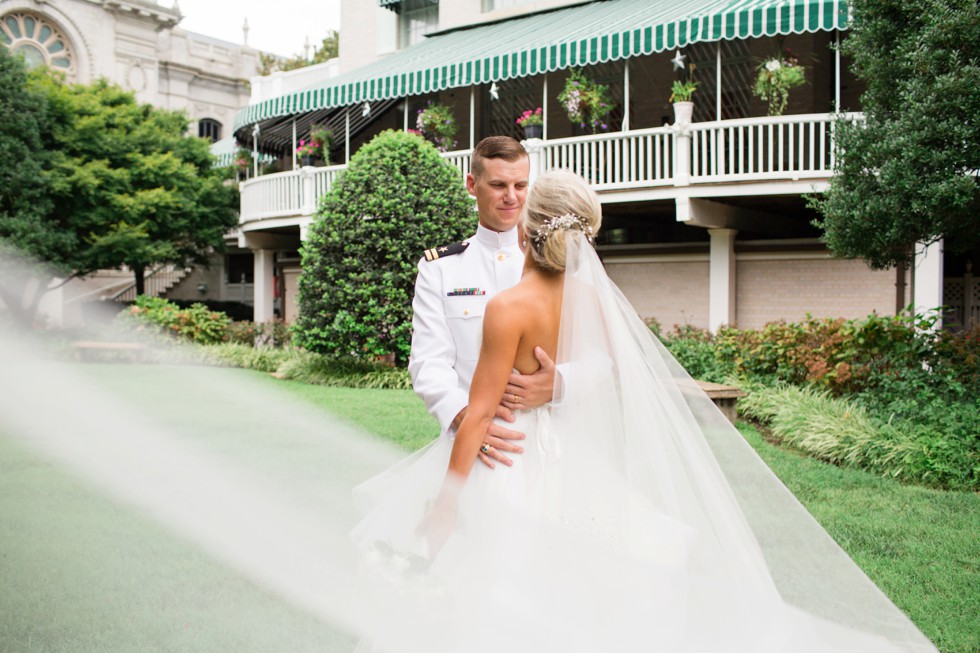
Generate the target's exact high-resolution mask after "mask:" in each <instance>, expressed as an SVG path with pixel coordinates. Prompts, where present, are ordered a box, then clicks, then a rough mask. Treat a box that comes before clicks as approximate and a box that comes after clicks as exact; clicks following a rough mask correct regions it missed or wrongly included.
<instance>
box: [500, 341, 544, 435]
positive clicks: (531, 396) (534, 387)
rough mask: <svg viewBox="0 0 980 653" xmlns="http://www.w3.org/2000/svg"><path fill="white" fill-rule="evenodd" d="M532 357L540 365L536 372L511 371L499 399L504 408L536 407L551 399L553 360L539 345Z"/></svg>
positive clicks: (521, 408) (512, 409)
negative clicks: (502, 394)
mask: <svg viewBox="0 0 980 653" xmlns="http://www.w3.org/2000/svg"><path fill="white" fill-rule="evenodd" d="M534 357H535V358H537V359H538V365H540V367H538V369H537V371H536V372H534V373H533V374H521V373H520V372H512V373H511V375H510V378H509V379H508V380H507V387H506V388H505V389H504V396H503V397H502V398H501V400H500V405H501V406H503V407H504V408H507V409H508V410H511V411H514V410H523V409H527V408H537V407H538V406H543V405H544V404H546V403H548V402H549V401H551V400H552V398H553V395H554V391H555V361H553V360H551V358H549V357H548V354H547V353H546V352H545V350H544V349H542V348H541V347H535V348H534ZM508 421H510V420H508Z"/></svg>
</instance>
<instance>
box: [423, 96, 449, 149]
mask: <svg viewBox="0 0 980 653" xmlns="http://www.w3.org/2000/svg"><path fill="white" fill-rule="evenodd" d="M415 127H416V128H417V129H418V130H419V133H421V134H422V137H423V138H425V139H426V140H427V141H429V142H430V143H432V144H433V145H435V146H436V149H437V150H439V151H440V152H449V151H450V150H452V149H453V148H455V147H456V119H455V118H453V114H452V109H450V108H449V107H447V106H445V105H443V104H429V105H428V106H427V107H426V108H425V109H419V112H418V117H417V118H416V119H415Z"/></svg>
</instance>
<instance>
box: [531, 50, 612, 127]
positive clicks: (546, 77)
mask: <svg viewBox="0 0 980 653" xmlns="http://www.w3.org/2000/svg"><path fill="white" fill-rule="evenodd" d="M545 79H546V80H547V79H548V76H547V75H545ZM629 130H630V60H629V59H627V60H626V61H625V62H624V64H623V129H622V131H624V132H628V131H629Z"/></svg>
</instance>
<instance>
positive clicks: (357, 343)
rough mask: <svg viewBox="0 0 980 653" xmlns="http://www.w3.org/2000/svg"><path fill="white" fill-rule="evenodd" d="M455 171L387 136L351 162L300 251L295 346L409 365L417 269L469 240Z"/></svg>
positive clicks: (415, 142)
mask: <svg viewBox="0 0 980 653" xmlns="http://www.w3.org/2000/svg"><path fill="white" fill-rule="evenodd" d="M475 227H476V214H475V212H474V204H473V201H472V200H471V199H470V198H469V196H468V195H467V193H466V190H465V188H464V186H463V183H462V180H461V179H460V176H459V171H458V170H457V169H456V168H455V167H454V166H452V165H451V164H449V163H447V162H446V161H445V160H444V159H443V158H442V157H441V156H439V153H438V152H437V151H436V149H435V148H434V147H433V146H432V145H431V144H429V143H426V142H425V141H424V140H423V139H422V138H421V137H420V136H418V135H415V134H409V133H405V132H397V131H390V130H389V131H385V132H382V133H381V134H379V135H378V136H376V137H375V138H374V139H372V140H371V142H370V143H368V144H367V145H365V146H364V147H362V148H361V149H360V150H358V151H357V153H356V154H355V155H354V156H353V157H351V160H350V165H349V166H348V167H347V170H346V171H345V172H344V174H343V176H342V177H341V178H340V180H339V181H338V183H337V184H336V186H334V188H333V189H331V191H330V192H329V193H328V194H327V195H326V196H325V197H324V199H323V203H322V206H321V209H320V211H319V213H318V214H317V216H316V218H315V219H314V221H313V224H312V225H311V226H310V230H309V236H308V239H307V241H306V242H305V243H304V244H303V249H302V252H301V253H302V257H303V274H302V276H301V277H300V281H299V307H300V315H299V318H298V319H297V321H296V324H295V327H294V328H295V334H296V340H297V342H298V344H300V345H301V346H303V347H305V348H307V349H309V350H311V351H316V352H319V353H326V354H347V355H353V356H355V357H360V358H375V357H380V356H384V355H394V358H395V360H396V362H398V363H400V364H404V363H405V362H406V361H407V360H408V354H409V350H410V348H411V335H412V296H413V293H414V287H415V275H416V272H417V269H416V264H417V262H418V260H419V259H420V258H421V256H422V253H423V252H424V251H425V250H426V249H428V248H431V247H437V246H439V245H445V244H448V243H452V242H455V241H458V240H461V239H462V238H464V237H466V236H468V235H469V234H470V233H472V231H473V229H474V228H475Z"/></svg>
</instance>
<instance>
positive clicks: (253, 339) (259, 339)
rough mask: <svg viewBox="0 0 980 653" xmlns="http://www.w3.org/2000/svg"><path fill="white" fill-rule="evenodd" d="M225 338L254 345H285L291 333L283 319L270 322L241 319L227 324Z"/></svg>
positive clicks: (287, 343) (228, 340)
mask: <svg viewBox="0 0 980 653" xmlns="http://www.w3.org/2000/svg"><path fill="white" fill-rule="evenodd" d="M225 340H226V341H227V342H232V343H237V344H242V345H249V346H255V347H285V346H287V345H289V342H290V340H291V333H290V328H289V325H288V324H287V323H286V322H284V321H283V320H273V321H272V322H251V321H247V320H243V321H239V322H232V323H231V324H229V325H228V329H227V331H226V332H225Z"/></svg>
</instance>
